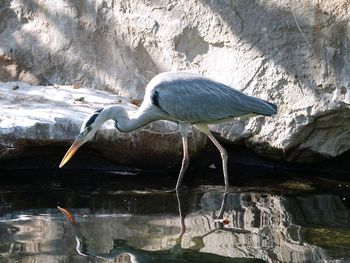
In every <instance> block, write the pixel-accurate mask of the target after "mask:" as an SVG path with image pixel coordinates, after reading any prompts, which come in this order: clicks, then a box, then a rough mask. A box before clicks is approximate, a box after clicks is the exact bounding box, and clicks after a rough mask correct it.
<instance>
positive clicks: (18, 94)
mask: <svg viewBox="0 0 350 263" xmlns="http://www.w3.org/2000/svg"><path fill="white" fill-rule="evenodd" d="M15 86H16V89H14V88H13V87H15ZM113 104H122V105H124V106H125V107H126V108H128V109H129V110H131V111H132V110H136V109H137V108H136V107H135V106H134V105H132V104H130V103H128V102H127V101H126V100H125V99H123V98H121V97H119V96H117V95H114V94H112V93H110V92H106V91H101V90H92V89H85V88H79V89H74V88H73V87H72V86H58V85H57V86H55V87H53V86H31V85H29V84H26V83H24V82H13V83H1V82H0V109H1V110H0V159H6V158H16V157H21V156H23V155H24V154H25V155H36V154H38V153H37V152H36V151H29V152H28V150H26V149H31V148H33V147H38V146H39V147H40V146H41V147H43V146H46V147H47V146H60V145H66V146H67V149H68V146H69V145H70V144H71V143H72V141H73V139H74V138H75V137H76V136H77V134H78V133H79V130H80V126H81V124H82V122H83V120H84V119H85V118H86V117H87V116H88V115H89V114H91V113H92V112H93V111H94V110H97V109H99V108H102V107H104V106H108V105H113ZM89 144H90V147H91V148H93V149H95V150H96V151H97V152H101V155H103V156H104V157H106V159H108V160H111V161H115V162H117V163H119V164H127V165H133V166H148V167H149V166H152V167H158V168H159V167H161V168H166V167H168V166H169V165H174V164H177V163H178V162H179V161H180V157H181V155H182V144H181V136H180V135H179V133H178V131H177V125H176V124H174V123H170V122H165V121H159V122H156V123H153V124H150V125H147V126H145V127H144V128H142V129H139V130H137V131H136V132H133V133H128V134H123V133H121V132H119V131H117V130H116V129H115V127H114V122H113V121H108V122H106V123H105V124H104V125H103V126H102V127H101V128H100V129H99V131H98V132H97V134H96V136H95V138H94V141H93V142H92V143H87V145H89ZM204 145H205V137H204V136H193V137H192V140H191V143H190V149H191V152H192V153H195V152H196V151H197V150H199V149H200V148H202V147H203V146H204ZM85 147H88V146H85ZM62 157H63V156H62ZM57 165H58V163H57Z"/></svg>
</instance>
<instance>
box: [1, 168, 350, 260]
mask: <svg viewBox="0 0 350 263" xmlns="http://www.w3.org/2000/svg"><path fill="white" fill-rule="evenodd" d="M187 177H191V175H187ZM1 178H2V179H1V186H0V262H133V261H132V260H136V261H135V262H350V209H349V207H350V202H349V198H350V188H349V185H350V183H349V184H348V183H347V182H344V180H342V181H337V180H329V179H325V178H317V177H313V178H312V179H308V180H306V179H301V178H300V177H295V176H278V175H272V176H270V177H266V178H265V177H255V176H254V175H242V176H240V177H238V179H237V180H232V178H230V180H231V181H232V184H233V186H232V187H231V189H230V191H229V192H228V193H226V194H224V189H223V187H222V186H221V183H222V182H221V180H222V175H215V176H214V177H213V176H208V177H207V178H206V179H202V180H199V179H198V181H197V182H199V184H197V185H193V184H192V185H191V181H185V184H186V185H191V187H188V188H186V187H185V189H184V190H183V191H181V192H180V194H179V195H178V196H177V195H176V194H175V193H172V192H168V191H166V190H167V189H169V188H171V187H170V186H174V185H175V181H176V178H172V177H170V176H168V175H167V174H162V173H158V174H157V173H154V174H152V173H148V174H139V175H132V174H131V175H120V174H108V173H107V174H106V173H104V174H102V175H101V174H94V175H91V174H85V173H84V172H80V173H78V174H65V175H55V174H52V173H50V172H47V173H44V174H41V175H40V176H38V174H34V175H29V174H27V173H24V174H22V175H18V174H16V175H13V174H8V176H6V175H5V174H2V175H1ZM5 178H6V179H5ZM215 178H218V179H215ZM213 181H214V184H217V186H208V183H209V182H210V183H213ZM58 205H59V206H61V207H64V208H66V209H67V210H68V211H69V212H70V213H71V214H72V215H73V216H74V217H75V222H74V223H69V222H68V221H67V220H66V219H65V217H64V216H63V214H62V213H61V212H60V211H59V210H58V209H57V206H58ZM75 237H77V240H78V241H79V245H78V248H77V240H76V238H75Z"/></svg>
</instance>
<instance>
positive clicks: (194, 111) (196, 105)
mask: <svg viewBox="0 0 350 263" xmlns="http://www.w3.org/2000/svg"><path fill="white" fill-rule="evenodd" d="M152 96H153V101H154V102H156V103H157V104H158V105H157V106H159V107H160V108H161V109H162V110H164V111H165V112H166V113H167V114H169V116H171V117H173V118H176V119H178V120H183V121H187V122H191V123H196V122H208V123H210V122H215V121H220V120H225V119H228V118H232V117H237V116H242V115H246V114H249V113H256V114H263V115H271V114H274V113H275V110H274V109H273V106H271V105H270V104H269V103H268V102H266V101H263V100H261V99H258V98H255V97H251V96H248V95H245V94H243V93H242V92H240V91H238V90H235V89H233V88H231V87H228V86H226V85H224V84H221V83H218V82H215V81H212V80H209V79H206V78H203V77H200V76H193V75H188V76H186V75H185V77H177V78H174V79H168V80H166V81H164V82H161V83H160V84H158V85H157V87H155V88H154V89H153V95H152Z"/></svg>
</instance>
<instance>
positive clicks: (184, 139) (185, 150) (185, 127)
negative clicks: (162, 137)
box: [175, 123, 190, 191]
mask: <svg viewBox="0 0 350 263" xmlns="http://www.w3.org/2000/svg"><path fill="white" fill-rule="evenodd" d="M189 128H190V125H189V124H186V123H179V130H180V133H181V136H182V147H183V158H182V164H181V169H180V173H179V177H178V178H177V183H176V187H175V190H176V191H178V190H179V188H180V185H181V181H182V178H183V176H184V174H185V172H186V169H187V167H188V163H189V157H188V140H187V138H188V130H189Z"/></svg>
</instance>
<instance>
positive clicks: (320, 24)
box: [0, 0, 350, 162]
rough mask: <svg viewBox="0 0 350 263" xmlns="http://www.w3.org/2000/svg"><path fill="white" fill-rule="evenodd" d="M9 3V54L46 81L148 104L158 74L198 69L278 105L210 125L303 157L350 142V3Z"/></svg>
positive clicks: (5, 33) (3, 27) (4, 24)
mask: <svg viewBox="0 0 350 263" xmlns="http://www.w3.org/2000/svg"><path fill="white" fill-rule="evenodd" d="M0 7H1V16H2V18H3V19H1V20H0V39H1V43H0V54H3V56H7V57H11V58H12V59H13V61H14V62H15V65H18V67H20V68H23V69H26V72H30V73H31V74H32V75H33V76H35V78H37V80H38V81H40V83H60V84H62V85H64V84H66V83H68V84H70V83H79V84H80V85H82V86H84V87H88V88H102V89H109V90H113V91H115V92H116V93H118V94H119V95H121V96H123V97H125V98H126V99H128V100H132V99H135V100H140V99H142V97H143V94H144V88H145V86H146V84H147V83H148V81H149V80H150V79H151V78H152V77H153V76H155V75H156V74H157V73H159V72H163V71H168V70H186V71H191V72H196V73H199V74H203V75H206V76H208V77H211V78H213V79H215V80H218V81H220V82H223V83H225V84H228V85H230V86H233V87H235V88H237V89H240V90H242V91H244V92H245V93H247V94H250V95H255V96H258V97H260V98H262V99H266V100H268V101H271V102H274V103H275V104H277V105H278V107H279V113H278V115H277V116H275V117H273V118H264V117H258V118H254V119H250V120H238V121H234V122H230V123H226V124H220V125H215V126H213V127H212V128H213V130H214V131H216V132H218V133H219V135H220V136H221V137H223V138H225V139H228V140H229V141H231V142H232V143H244V144H245V145H247V146H248V147H251V148H252V149H254V150H255V151H257V152H259V153H261V154H264V155H268V156H270V157H275V158H280V159H285V160H289V161H298V162H311V161H317V160H320V159H322V158H324V157H334V156H338V155H341V154H342V153H344V152H346V151H349V149H350V140H349V139H350V133H349V132H347V131H348V130H349V127H350V118H349V103H350V74H349V73H350V64H349V63H348V62H349V61H350V51H349V48H348V43H349V31H350V28H349V25H350V21H349V20H350V17H349V16H348V13H349V5H348V1H347V0H330V1H318V2H317V3H314V2H310V1H299V2H293V3H291V2H290V1H289V0H282V1H276V0H267V1H264V2H249V3H247V1H245V0H237V1H206V0H204V1H195V0H189V1H187V0H186V1H184V0H180V1H175V2H173V1H167V0H162V1H144V2H138V1H134V0H127V1H105V0H101V1H92V2H86V3H85V2H81V1H80V2H79V1H78V2H69V3H67V2H65V1H62V0H59V1H54V2H52V1H47V0H37V1H33V0H29V1H26V4H21V1H9V0H8V1H5V2H4V3H3V4H1V6H0ZM8 71H9V72H13V73H11V74H12V75H13V74H14V75H16V76H19V73H18V72H17V71H16V69H15V68H13V69H11V70H8ZM35 78H34V79H35ZM11 80H12V79H11ZM320 157H322V158H320Z"/></svg>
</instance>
